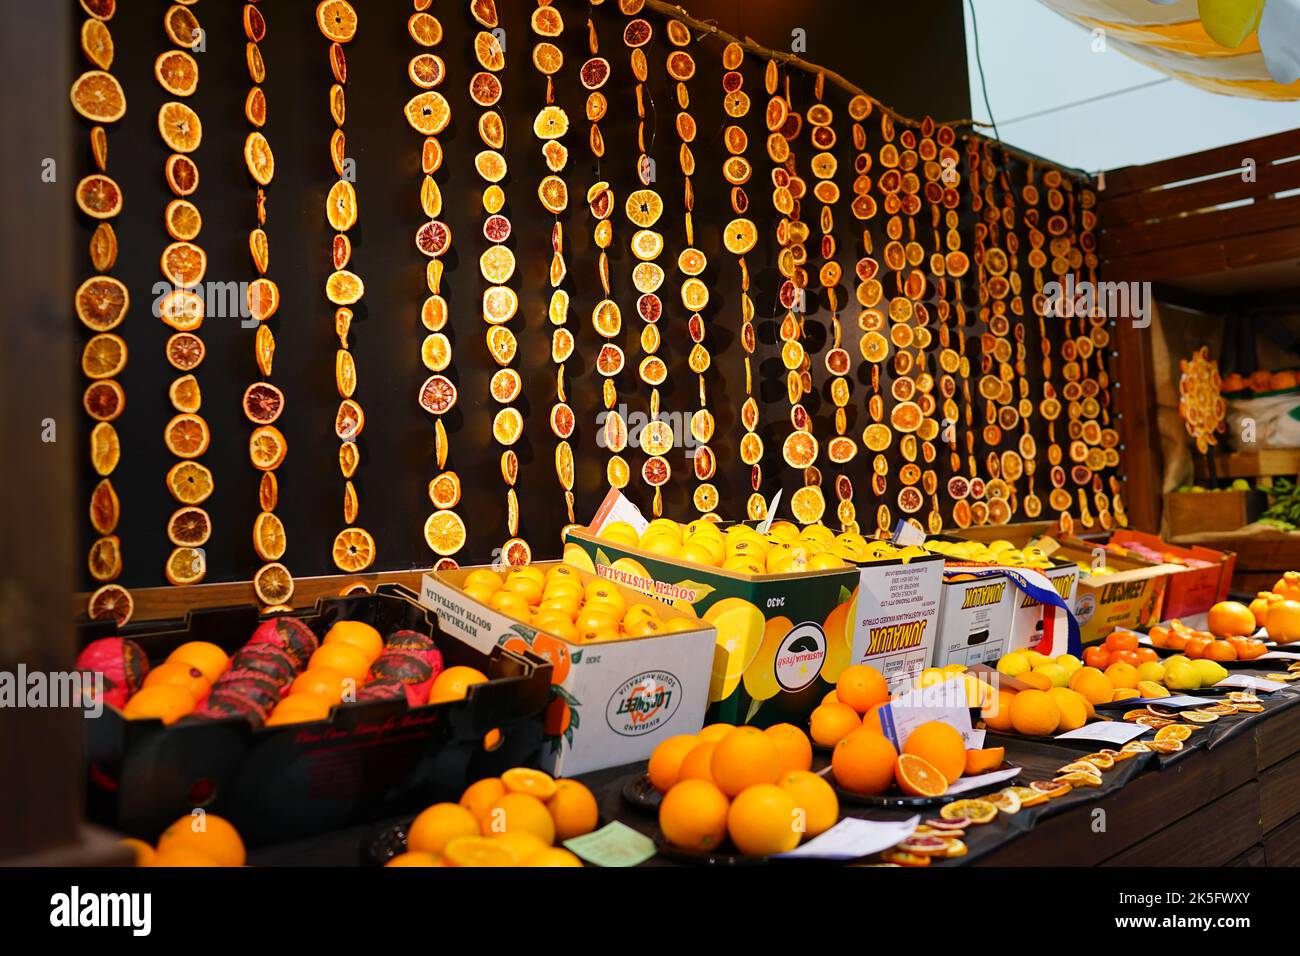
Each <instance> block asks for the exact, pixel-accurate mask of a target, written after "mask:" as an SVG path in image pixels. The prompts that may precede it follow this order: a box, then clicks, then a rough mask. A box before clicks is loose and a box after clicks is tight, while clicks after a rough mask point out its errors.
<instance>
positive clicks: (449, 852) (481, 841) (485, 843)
mask: <svg viewBox="0 0 1300 956" xmlns="http://www.w3.org/2000/svg"><path fill="white" fill-rule="evenodd" d="M443 858H444V859H445V860H446V861H447V862H448V863H449V864H451V865H452V866H492V867H496V866H515V865H517V864H518V862H519V861H518V860H517V859H516V857H515V855H514V853H512V852H511V851H510V848H509V847H508V846H506V845H505V844H504V843H500V842H498V841H496V840H493V839H490V838H488V837H485V836H462V837H457V838H456V839H454V840H452V841H451V842H450V843H448V844H447V848H446V852H445V853H444V855H443Z"/></svg>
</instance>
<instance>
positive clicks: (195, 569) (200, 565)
mask: <svg viewBox="0 0 1300 956" xmlns="http://www.w3.org/2000/svg"><path fill="white" fill-rule="evenodd" d="M163 573H164V574H165V575H166V576H167V583H168V584H174V585H177V586H181V585H187V584H198V583H199V582H200V581H202V580H203V578H204V577H205V576H206V575H207V573H208V561H207V555H205V554H204V552H203V549H202V548H174V549H173V550H172V553H171V554H170V555H168V556H167V563H166V565H164V567H163Z"/></svg>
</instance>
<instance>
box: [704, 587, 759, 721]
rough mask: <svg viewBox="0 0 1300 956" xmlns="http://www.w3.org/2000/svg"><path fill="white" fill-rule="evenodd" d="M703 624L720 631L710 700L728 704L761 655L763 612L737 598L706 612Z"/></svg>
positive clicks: (710, 686)
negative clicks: (728, 699)
mask: <svg viewBox="0 0 1300 956" xmlns="http://www.w3.org/2000/svg"><path fill="white" fill-rule="evenodd" d="M704 620H705V621H707V622H708V623H709V624H712V625H713V626H714V627H716V628H717V629H718V642H717V646H716V648H715V649H714V653H713V674H712V679H711V680H710V682H709V700H710V702H713V701H719V700H725V699H727V698H728V697H730V696H731V694H732V693H733V692H734V691H735V689H736V688H737V687H738V686H740V678H741V675H743V674H744V673H745V671H746V669H747V668H748V667H749V665H750V664H752V663H753V661H754V657H755V655H757V654H758V649H759V645H760V644H761V642H762V640H763V628H764V626H765V624H766V621H765V619H764V618H763V612H762V611H760V610H759V609H758V608H756V607H755V606H754V605H752V604H750V603H749V602H748V601H746V600H745V599H744V598H734V597H733V598H723V599H722V600H721V601H718V602H716V603H715V604H713V606H712V607H710V608H709V609H708V610H707V611H705V612H704Z"/></svg>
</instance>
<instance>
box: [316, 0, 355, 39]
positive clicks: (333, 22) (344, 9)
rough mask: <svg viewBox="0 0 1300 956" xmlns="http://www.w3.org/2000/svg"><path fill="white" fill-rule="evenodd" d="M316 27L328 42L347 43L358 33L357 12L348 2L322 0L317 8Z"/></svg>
mask: <svg viewBox="0 0 1300 956" xmlns="http://www.w3.org/2000/svg"><path fill="white" fill-rule="evenodd" d="M316 26H317V27H319V28H320V32H321V33H323V34H324V35H325V38H326V39H327V40H333V41H334V42H335V43H347V42H348V41H349V40H351V39H352V38H353V37H354V36H356V33H357V12H356V10H354V9H352V4H350V3H348V2H347V0H322V2H321V3H319V4H317V6H316Z"/></svg>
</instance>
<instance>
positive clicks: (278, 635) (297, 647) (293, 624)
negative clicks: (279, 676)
mask: <svg viewBox="0 0 1300 956" xmlns="http://www.w3.org/2000/svg"><path fill="white" fill-rule="evenodd" d="M248 644H249V645H253V644H274V645H276V646H277V647H282V648H284V650H286V651H288V652H289V656H290V657H292V658H293V660H294V663H295V664H297V665H298V670H300V671H302V670H306V668H307V661H309V660H310V659H311V656H312V655H313V654H315V653H316V648H317V647H319V646H320V641H318V640H317V639H316V634H315V632H313V631H312V629H311V628H310V627H308V626H307V625H306V624H304V623H303V622H302V621H301V620H299V619H298V618H296V617H289V616H287V615H286V616H283V617H273V618H271V619H270V620H269V621H264V622H263V623H262V624H261V625H260V626H259V627H258V628H257V630H256V631H254V632H253V636H252V637H251V638H249V640H248Z"/></svg>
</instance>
